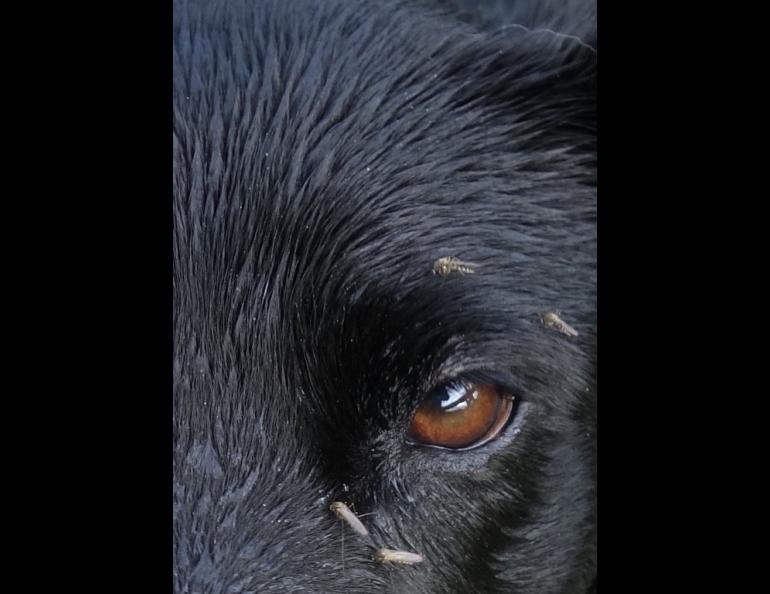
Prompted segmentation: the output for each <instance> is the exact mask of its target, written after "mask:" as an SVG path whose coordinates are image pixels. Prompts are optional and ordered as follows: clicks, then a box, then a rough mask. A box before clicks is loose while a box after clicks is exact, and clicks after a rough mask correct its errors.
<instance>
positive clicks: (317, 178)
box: [173, 0, 596, 594]
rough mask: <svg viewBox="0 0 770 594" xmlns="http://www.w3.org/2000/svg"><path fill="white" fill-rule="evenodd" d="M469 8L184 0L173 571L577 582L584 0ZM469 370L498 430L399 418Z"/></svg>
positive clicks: (588, 518)
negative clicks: (438, 435)
mask: <svg viewBox="0 0 770 594" xmlns="http://www.w3.org/2000/svg"><path fill="white" fill-rule="evenodd" d="M462 4H465V5H466V6H465V7H463V6H462ZM484 8H485V7H484V6H482V7H481V8H480V9H479V8H478V7H477V6H476V4H475V3H470V2H458V3H456V4H455V3H454V2H439V1H437V2H435V3H432V2H427V1H425V2H420V1H414V2H370V1H352V0H345V1H343V0H325V1H321V0H292V1H290V2H289V1H286V0H231V1H227V2H221V1H218V0H209V1H200V2H194V1H184V0H178V1H176V0H175V3H174V130H173V133H174V339H175V346H174V349H175V359H174V444H175V449H174V587H175V591H176V592H178V593H182V592H190V593H193V592H194V593H204V592H205V593H211V594H237V593H246V592H259V593H271V592H275V593H278V592H281V593H283V592H348V593H364V592H393V593H399V594H402V593H403V594H406V593H415V594H416V593H425V594H427V593H439V592H440V593H448V592H458V593H459V592H463V593H466V592H490V593H494V592H521V593H536V592H537V593H551V592H554V593H555V592H581V593H582V592H586V591H587V589H588V588H589V587H590V586H591V583H592V582H593V581H594V580H595V575H596V552H595V547H596V466H595V464H596V462H595V460H596V458H595V456H596V454H595V450H596V447H595V443H596V420H595V342H596V339H595V337H596V330H595V329H596V314H595V309H596V294H595V284H596V266H595V258H596V227H595V225H596V216H595V214H596V188H595V181H596V179H595V176H596V162H595V161H596V155H595V152H596V147H595V109H596V104H595V72H596V52H595V50H594V49H593V47H592V46H594V45H595V44H594V41H593V40H594V39H595V21H594V14H595V13H594V7H593V3H592V2H589V3H578V2H563V3H557V2H540V3H537V2H530V1H524V0H522V1H514V2H511V3H507V4H505V3H500V2H490V3H489V4H488V5H486V9H484ZM508 25H515V26H508ZM450 256H451V257H457V258H460V259H461V260H464V261H469V262H473V263H474V264H475V265H476V268H475V269H474V274H468V275H461V274H457V275H453V274H450V275H448V276H446V277H443V276H439V275H436V274H433V272H432V266H433V262H434V261H436V259H438V258H440V257H450ZM550 311H556V312H558V313H559V315H560V316H561V318H562V319H563V320H564V321H565V322H566V323H568V324H569V325H570V326H571V327H573V328H574V329H575V330H576V331H577V333H578V336H571V335H569V336H568V335H565V334H564V333H561V332H558V331H556V330H555V329H553V328H549V327H547V326H545V325H544V324H543V323H542V318H541V316H542V315H543V314H546V313H547V312H550ZM473 374H476V375H478V376H479V377H484V378H486V379H490V378H491V380H492V381H495V382H497V383H499V384H500V385H502V386H507V387H510V389H511V390H512V391H514V392H515V393H516V395H517V396H518V397H519V398H520V399H521V400H522V401H523V403H524V404H523V405H522V406H521V407H520V408H519V409H518V411H517V413H516V416H515V418H514V419H513V421H512V422H511V423H510V424H509V425H508V426H507V427H506V429H505V430H504V431H503V433H502V435H501V436H500V438H499V439H497V440H495V441H493V442H490V443H488V444H486V445H484V446H482V447H480V448H477V449H473V450H468V451H464V452H452V451H445V450H437V449H429V448H420V447H415V446H412V445H409V444H408V443H407V441H406V439H405V435H406V431H407V427H408V425H409V419H410V417H411V415H412V414H413V412H414V411H415V409H416V407H417V406H418V405H419V403H420V402H421V401H422V399H423V398H424V397H425V396H426V394H428V393H430V391H431V389H432V388H434V387H435V386H438V385H441V384H442V383H443V382H446V381H448V380H450V379H452V378H455V377H458V376H468V375H470V376H473ZM333 501H344V502H345V503H347V504H348V505H350V506H351V507H352V508H353V509H354V510H355V511H356V512H357V513H358V514H367V515H365V516H363V517H362V518H361V520H362V521H363V522H364V523H365V525H366V526H367V528H368V530H369V532H370V535H371V538H372V541H373V542H374V543H375V544H376V545H377V546H383V547H388V548H394V549H399V550H403V551H412V552H416V553H419V554H420V555H422V557H423V558H424V561H423V562H422V563H420V564H417V565H413V566H406V565H383V564H378V563H376V562H375V561H374V560H373V552H374V549H373V548H372V546H370V545H369V544H367V542H365V540H364V539H362V538H359V537H358V536H357V535H356V534H355V533H354V532H352V531H351V530H350V529H348V528H346V527H345V526H344V525H343V524H342V522H341V521H340V520H339V519H338V518H337V517H336V516H335V515H334V514H333V513H332V512H331V511H330V509H329V505H330V504H331V503H332V502H333Z"/></svg>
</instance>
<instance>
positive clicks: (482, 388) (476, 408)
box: [409, 381, 513, 450]
mask: <svg viewBox="0 0 770 594" xmlns="http://www.w3.org/2000/svg"><path fill="white" fill-rule="evenodd" d="M512 410H513V397H512V396H511V395H510V394H506V393H503V392H501V391H500V390H499V389H497V387H495V386H493V385H491V384H485V383H473V382H464V381H461V382H451V383H449V384H447V385H446V386H442V387H441V388H439V389H438V390H436V391H435V392H434V393H433V394H432V395H431V396H430V397H429V398H428V399H427V400H425V401H424V402H423V403H422V404H421V405H420V407H419V408H418V409H417V412H415V413H414V416H413V417H412V423H411V425H410V427H409V439H410V440H411V441H413V442H415V443H418V444H422V445H429V446H437V447H442V448H449V449H455V450H458V449H468V448H471V447H477V446H480V445H482V444H484V443H486V442H488V441H490V440H492V439H494V438H496V437H497V436H498V435H499V434H500V431H501V430H502V428H503V427H504V426H505V423H506V421H508V418H509V417H510V416H511V411H512Z"/></svg>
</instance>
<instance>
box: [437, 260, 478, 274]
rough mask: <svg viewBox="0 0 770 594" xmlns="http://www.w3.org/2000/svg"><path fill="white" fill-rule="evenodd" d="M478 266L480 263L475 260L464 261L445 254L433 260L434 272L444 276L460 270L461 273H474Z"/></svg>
mask: <svg viewBox="0 0 770 594" xmlns="http://www.w3.org/2000/svg"><path fill="white" fill-rule="evenodd" d="M477 267H478V265H477V264H474V263H473V262H463V261H462V260H460V259H459V258H455V257H453V256H445V257H443V258H439V259H438V260H436V261H435V262H433V274H438V275H439V276H443V277H447V276H449V275H450V274H452V273H453V272H459V273H460V274H474V273H475V272H476V268H477Z"/></svg>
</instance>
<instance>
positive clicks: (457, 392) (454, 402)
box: [439, 383, 469, 412]
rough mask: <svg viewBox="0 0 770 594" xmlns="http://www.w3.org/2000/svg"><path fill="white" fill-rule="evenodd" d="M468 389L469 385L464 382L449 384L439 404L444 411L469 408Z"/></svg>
mask: <svg viewBox="0 0 770 594" xmlns="http://www.w3.org/2000/svg"><path fill="white" fill-rule="evenodd" d="M468 391H469V390H468V386H465V385H463V384H454V383H453V384H449V385H448V386H447V387H446V388H445V389H444V395H443V396H442V398H441V403H440V405H439V406H440V407H441V410H442V412H459V411H462V410H465V409H466V408H468V399H467V396H468Z"/></svg>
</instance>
